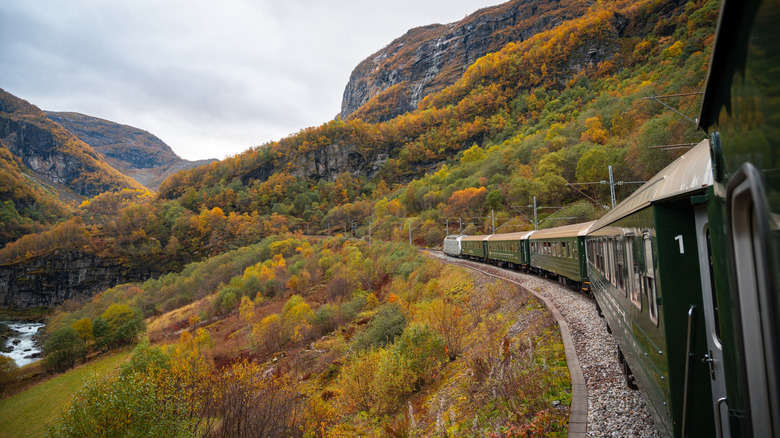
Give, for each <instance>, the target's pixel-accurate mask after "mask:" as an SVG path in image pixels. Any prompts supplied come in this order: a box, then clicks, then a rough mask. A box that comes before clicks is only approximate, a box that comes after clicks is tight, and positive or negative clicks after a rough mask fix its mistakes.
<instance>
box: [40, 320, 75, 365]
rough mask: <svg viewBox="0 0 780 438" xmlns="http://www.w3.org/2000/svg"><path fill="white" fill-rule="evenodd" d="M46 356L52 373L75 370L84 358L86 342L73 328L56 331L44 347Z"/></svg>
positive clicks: (67, 327)
mask: <svg viewBox="0 0 780 438" xmlns="http://www.w3.org/2000/svg"><path fill="white" fill-rule="evenodd" d="M43 351H44V353H45V354H46V357H45V359H44V361H45V363H46V367H47V368H48V369H49V370H51V371H57V372H62V371H65V370H67V369H70V368H73V365H75V364H76V360H78V359H80V358H82V357H84V351H85V350H84V341H83V340H82V339H81V337H80V336H79V334H78V333H77V332H76V329H74V328H73V327H71V326H65V327H61V328H58V329H57V330H55V331H54V332H53V333H52V334H51V336H50V337H49V340H48V341H46V344H45V345H44V347H43Z"/></svg>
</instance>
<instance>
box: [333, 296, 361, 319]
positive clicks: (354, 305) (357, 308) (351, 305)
mask: <svg viewBox="0 0 780 438" xmlns="http://www.w3.org/2000/svg"><path fill="white" fill-rule="evenodd" d="M364 307H366V297H365V296H364V295H357V296H355V297H353V298H352V299H351V300H349V301H347V302H346V303H344V304H342V305H341V308H340V309H339V322H341V323H342V324H343V323H346V322H349V321H352V320H353V319H355V317H356V316H357V315H358V313H360V312H361V311H362V310H363V308H364Z"/></svg>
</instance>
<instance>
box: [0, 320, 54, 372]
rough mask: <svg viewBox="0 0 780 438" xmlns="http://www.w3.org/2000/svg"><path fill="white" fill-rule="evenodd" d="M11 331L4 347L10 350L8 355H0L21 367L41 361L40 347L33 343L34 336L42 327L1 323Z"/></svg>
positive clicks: (23, 323)
mask: <svg viewBox="0 0 780 438" xmlns="http://www.w3.org/2000/svg"><path fill="white" fill-rule="evenodd" d="M2 322H3V323H4V324H6V325H7V326H8V328H10V329H11V330H12V332H11V336H10V337H9V338H8V340H7V341H6V347H9V348H12V350H11V351H10V352H8V353H0V354H2V355H3V356H8V357H10V358H11V359H13V360H14V362H16V365H17V366H19V367H21V366H24V365H27V364H30V363H33V362H35V361H38V360H41V358H40V356H41V347H40V346H39V345H38V344H37V343H36V342H35V339H34V337H35V335H36V334H38V330H40V329H41V327H43V326H44V324H41V323H39V322H19V321H2Z"/></svg>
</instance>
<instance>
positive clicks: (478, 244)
mask: <svg viewBox="0 0 780 438" xmlns="http://www.w3.org/2000/svg"><path fill="white" fill-rule="evenodd" d="M460 253H461V255H463V256H469V257H474V258H479V259H484V258H485V257H487V245H486V243H485V241H483V240H461V242H460Z"/></svg>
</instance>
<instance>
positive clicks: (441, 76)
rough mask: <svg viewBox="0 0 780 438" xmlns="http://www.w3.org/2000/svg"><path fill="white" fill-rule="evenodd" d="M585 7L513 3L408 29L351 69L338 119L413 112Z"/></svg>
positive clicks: (572, 1) (569, 2) (531, 0)
mask: <svg viewBox="0 0 780 438" xmlns="http://www.w3.org/2000/svg"><path fill="white" fill-rule="evenodd" d="M587 8H588V2H584V1H581V0H562V1H547V2H540V1H537V0H512V1H509V2H507V3H504V4H502V5H498V6H495V7H491V8H485V9H482V10H479V11H477V12H475V13H474V14H472V15H470V16H468V17H466V18H465V19H463V20H461V21H459V22H457V23H451V24H447V25H442V24H434V25H429V26H423V27H418V28H415V29H412V30H410V31H409V32H407V33H406V34H405V35H404V36H402V37H400V38H398V39H396V40H394V41H393V42H392V43H390V44H388V45H387V46H386V47H385V48H383V49H382V50H380V51H378V52H376V53H374V54H373V55H371V56H369V57H368V58H367V59H366V60H364V61H363V62H361V63H360V64H359V65H358V66H357V67H355V70H353V72H352V75H351V76H350V79H349V83H348V84H347V87H346V89H345V91H344V99H343V101H342V104H341V117H342V118H349V117H356V118H360V119H362V120H365V121H368V122H376V121H384V120H389V119H392V118H393V117H395V116H397V115H400V114H403V113H405V112H409V111H412V110H414V109H416V108H417V104H418V103H419V102H420V101H421V100H422V99H423V98H424V97H425V96H427V95H429V94H431V93H435V92H437V91H440V90H441V89H443V88H444V87H446V86H448V85H451V84H452V83H454V82H455V81H456V80H457V79H458V78H460V77H461V76H462V75H463V73H464V72H465V71H466V69H467V68H468V67H469V66H470V65H471V64H473V63H474V61H476V60H477V59H479V58H481V57H482V56H484V55H486V54H488V53H490V52H495V51H498V50H500V49H501V48H502V47H504V46H505V45H506V44H507V43H509V42H521V41H525V40H527V39H529V38H531V37H532V36H533V35H536V34H538V33H540V32H543V31H546V30H549V29H552V28H554V27H555V26H556V25H558V24H560V23H562V22H564V21H566V20H569V19H572V18H574V17H578V16H581V15H583V14H584V13H585V12H586V11H587ZM369 101H373V102H372V104H371V105H368V106H366V107H363V106H364V105H365V104H366V103H368V102H369ZM361 107H363V108H362V109H361Z"/></svg>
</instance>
